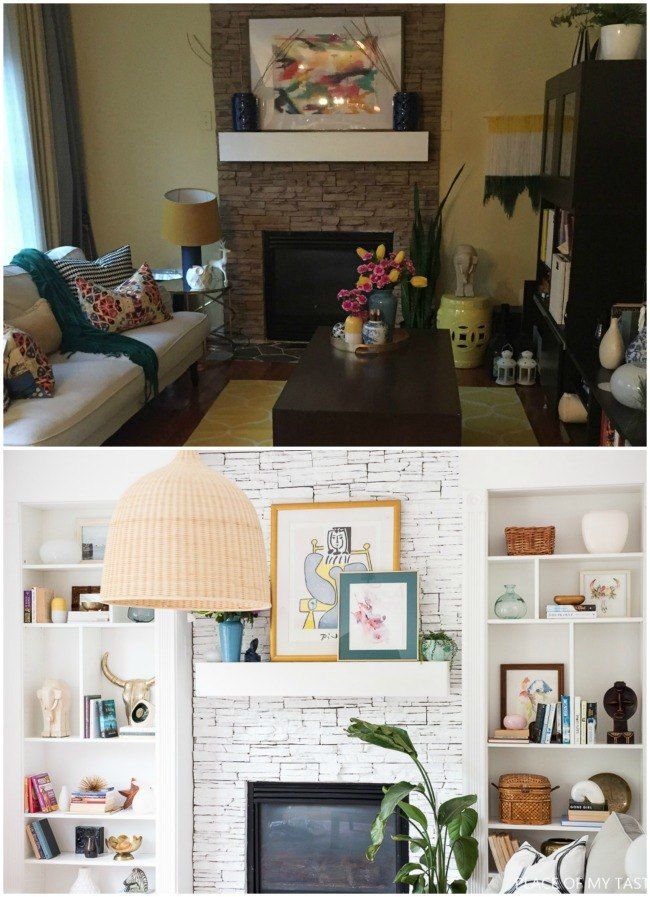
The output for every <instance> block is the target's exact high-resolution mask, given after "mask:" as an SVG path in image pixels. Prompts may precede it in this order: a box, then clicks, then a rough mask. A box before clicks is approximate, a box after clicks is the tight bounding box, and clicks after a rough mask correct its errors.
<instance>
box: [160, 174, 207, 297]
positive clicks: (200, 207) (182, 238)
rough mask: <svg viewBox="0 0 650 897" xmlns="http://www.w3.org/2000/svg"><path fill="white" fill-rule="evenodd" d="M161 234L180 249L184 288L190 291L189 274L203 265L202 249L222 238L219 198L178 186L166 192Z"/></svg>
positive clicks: (201, 191) (194, 189) (205, 192)
mask: <svg viewBox="0 0 650 897" xmlns="http://www.w3.org/2000/svg"><path fill="white" fill-rule="evenodd" d="M162 235H163V237H164V239H165V240H167V241H168V242H170V243H174V245H176V246H180V247H181V254H182V263H183V289H185V290H189V289H190V287H189V285H188V283H187V277H186V275H187V272H188V270H189V269H190V268H191V267H193V266H194V265H200V264H201V247H202V246H207V245H208V243H215V242H216V241H217V240H218V239H219V237H220V236H221V222H220V221H219V206H218V205H217V197H216V195H215V194H214V193H211V192H210V191H209V190H200V189H198V188H195V187H176V188H175V189H174V190H169V191H168V192H167V193H165V197H164V204H163V224H162Z"/></svg>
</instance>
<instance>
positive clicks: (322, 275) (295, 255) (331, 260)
mask: <svg viewBox="0 0 650 897" xmlns="http://www.w3.org/2000/svg"><path fill="white" fill-rule="evenodd" d="M380 243H383V244H384V245H385V246H386V249H387V251H388V252H390V251H391V250H392V248H393V234H392V233H387V232H382V231H364V232H363V233H360V232H358V231H355V232H353V233H347V232H343V231H275V230H273V231H264V232H263V234H262V248H263V255H264V315H265V320H266V337H267V339H278V340H310V339H311V338H312V336H313V335H314V331H315V330H316V328H317V327H319V326H321V325H327V326H328V327H331V326H332V325H333V324H335V323H336V322H337V321H341V320H343V318H344V317H345V313H344V312H343V311H342V310H341V303H340V301H339V300H338V299H337V298H336V297H337V294H338V292H339V290H341V289H343V288H345V289H350V287H353V286H354V285H355V283H356V281H357V278H358V277H359V275H358V273H357V266H358V265H360V264H361V261H360V259H359V257H358V255H357V254H356V251H355V250H356V249H357V247H358V246H363V247H364V248H366V249H368V250H372V249H375V248H376V247H377V246H379V244H380Z"/></svg>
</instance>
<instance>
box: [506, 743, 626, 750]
mask: <svg viewBox="0 0 650 897" xmlns="http://www.w3.org/2000/svg"><path fill="white" fill-rule="evenodd" d="M488 747H489V748H500V749H501V750H503V749H504V748H514V749H515V750H516V751H521V750H527V751H532V750H538V749H540V748H541V749H546V750H554V751H634V750H637V751H640V750H642V749H643V745H642V744H537V742H535V741H524V742H523V744H514V743H512V742H510V743H508V744H497V742H495V741H489V742H488Z"/></svg>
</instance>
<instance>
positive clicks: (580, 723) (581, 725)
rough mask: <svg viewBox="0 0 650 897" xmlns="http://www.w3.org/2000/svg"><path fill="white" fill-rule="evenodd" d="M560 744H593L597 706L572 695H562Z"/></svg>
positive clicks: (592, 702) (594, 741)
mask: <svg viewBox="0 0 650 897" xmlns="http://www.w3.org/2000/svg"><path fill="white" fill-rule="evenodd" d="M561 704H562V744H595V743H596V727H597V718H598V707H597V704H596V702H595V701H585V700H583V699H582V698H580V697H577V696H575V697H574V696H573V695H562V697H561Z"/></svg>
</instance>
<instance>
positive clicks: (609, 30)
mask: <svg viewBox="0 0 650 897" xmlns="http://www.w3.org/2000/svg"><path fill="white" fill-rule="evenodd" d="M644 46H645V25H603V27H602V28H601V29H600V58H601V59H642V58H643V56H644V55H645V54H644V53H643V52H642V50H643V47H644Z"/></svg>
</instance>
